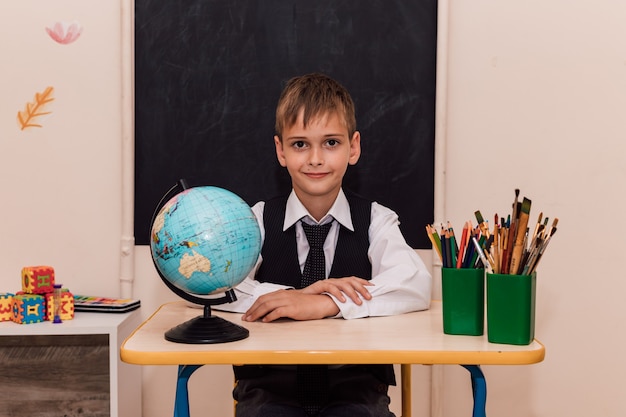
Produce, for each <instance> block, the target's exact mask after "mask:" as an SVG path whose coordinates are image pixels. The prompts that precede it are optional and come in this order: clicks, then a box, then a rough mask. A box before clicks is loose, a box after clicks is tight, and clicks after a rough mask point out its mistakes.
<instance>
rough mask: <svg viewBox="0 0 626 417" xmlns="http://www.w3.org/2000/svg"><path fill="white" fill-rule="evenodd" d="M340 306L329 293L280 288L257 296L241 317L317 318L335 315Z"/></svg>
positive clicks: (245, 319) (256, 318)
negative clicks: (310, 292) (309, 292)
mask: <svg viewBox="0 0 626 417" xmlns="http://www.w3.org/2000/svg"><path fill="white" fill-rule="evenodd" d="M337 313H339V307H337V305H336V304H335V302H334V301H333V300H332V298H330V297H329V296H328V295H322V294H305V293H304V292H302V290H278V291H274V292H271V293H269V294H265V295H262V296H260V297H259V298H257V300H256V301H255V302H254V304H252V306H251V307H250V308H249V309H248V311H246V312H245V314H244V315H243V317H242V318H241V319H242V320H244V321H256V320H259V319H260V320H261V321H263V322H266V323H267V322H270V321H274V320H277V319H280V318H283V317H286V318H290V319H293V320H316V319H323V318H325V317H329V316H334V315H336V314H337Z"/></svg>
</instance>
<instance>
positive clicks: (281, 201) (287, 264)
mask: <svg viewBox="0 0 626 417" xmlns="http://www.w3.org/2000/svg"><path fill="white" fill-rule="evenodd" d="M346 197H347V199H348V202H349V204H350V214H351V215H352V225H353V226H354V231H350V230H348V229H346V228H345V227H343V226H341V225H340V228H339V237H338V239H337V247H336V248H335V258H334V259H333V265H332V267H331V269H330V275H329V277H331V278H342V277H349V276H353V275H354V276H356V277H359V278H363V279H367V280H370V279H371V278H372V264H371V263H370V261H369V258H368V256H367V250H368V249H369V237H368V230H369V226H370V221H371V210H372V203H371V202H370V201H367V200H364V199H362V198H360V197H356V196H354V195H350V194H346ZM286 205H287V197H280V198H276V199H272V200H269V201H267V202H266V203H265V208H264V210H263V224H264V226H265V240H264V242H263V249H262V251H261V256H262V257H263V262H262V263H261V266H260V267H259V270H258V271H257V274H256V277H255V278H256V280H257V281H259V282H271V283H273V284H281V285H289V286H292V287H294V288H299V285H300V277H301V275H302V272H301V271H300V264H299V262H298V252H297V248H296V244H295V241H296V228H295V225H292V226H291V227H289V228H288V229H287V230H285V231H284V232H283V223H284V221H285V206H286Z"/></svg>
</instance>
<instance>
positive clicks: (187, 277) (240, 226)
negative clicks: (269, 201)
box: [150, 180, 261, 343]
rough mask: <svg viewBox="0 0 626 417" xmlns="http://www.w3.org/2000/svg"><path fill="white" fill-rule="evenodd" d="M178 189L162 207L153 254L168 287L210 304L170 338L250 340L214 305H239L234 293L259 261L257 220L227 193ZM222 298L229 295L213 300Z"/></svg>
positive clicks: (156, 220)
mask: <svg viewBox="0 0 626 417" xmlns="http://www.w3.org/2000/svg"><path fill="white" fill-rule="evenodd" d="M178 188H179V190H180V191H179V192H178V193H177V194H175V195H173V196H172V197H171V198H170V195H171V194H172V190H170V192H169V193H168V194H166V196H164V198H163V199H162V201H166V202H165V203H164V204H161V203H160V204H159V206H158V207H157V210H156V212H155V215H154V218H153V221H152V227H151V233H150V234H151V239H150V251H151V255H152V260H153V262H154V265H155V267H156V269H157V272H158V273H159V275H160V277H161V278H162V279H163V281H164V282H165V284H166V285H167V286H168V287H169V288H170V289H171V290H172V291H174V292H175V293H176V294H177V295H179V296H181V297H182V298H185V299H187V300H189V301H191V302H193V303H196V304H201V305H204V306H205V314H204V316H203V317H201V318H199V320H194V323H187V324H186V325H185V326H183V327H184V328H178V329H177V330H176V331H174V329H171V330H170V334H169V335H168V333H166V339H168V340H172V341H175V342H182V343H217V342H221V341H231V340H238V339H240V338H242V336H243V337H247V330H245V329H243V330H242V328H241V327H240V326H237V325H234V324H233V325H232V326H231V324H232V323H230V322H226V323H224V320H222V319H220V318H219V317H216V316H213V315H212V314H211V311H210V305H215V304H221V303H225V302H229V301H233V300H234V299H235V295H234V291H233V290H232V288H233V287H235V286H236V285H237V284H239V283H240V282H241V281H243V280H244V279H245V277H246V276H247V275H248V274H249V273H250V271H251V270H252V268H253V267H254V265H255V263H256V262H257V259H258V257H259V253H260V250H261V232H260V230H259V225H258V223H257V221H256V217H255V216H254V214H253V213H252V210H251V209H250V207H249V206H248V204H247V203H246V202H245V201H244V200H242V199H241V197H239V196H238V195H236V194H234V193H232V192H231V191H228V190H225V189H223V188H219V187H213V186H199V187H192V188H189V187H188V186H187V184H186V182H185V181H184V180H181V181H180V182H179V186H178ZM221 293H226V295H225V296H224V297H221V298H215V297H207V296H212V295H216V294H221ZM217 322H219V323H220V324H216V323H217ZM216 326H218V327H219V326H222V327H224V326H226V327H227V328H228V329H221V328H220V329H216ZM233 326H235V327H233ZM189 327H191V328H189ZM228 332H231V333H232V332H239V333H241V334H239V335H233V334H227V333H228Z"/></svg>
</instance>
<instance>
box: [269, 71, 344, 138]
mask: <svg viewBox="0 0 626 417" xmlns="http://www.w3.org/2000/svg"><path fill="white" fill-rule="evenodd" d="M301 110H302V111H303V117H302V123H303V124H304V126H305V127H306V126H307V124H308V123H309V122H310V121H311V120H312V119H314V118H317V117H322V116H324V115H326V114H328V113H336V114H337V115H338V116H340V117H342V118H343V121H344V124H345V126H346V128H347V129H348V135H349V137H352V135H353V134H354V132H355V131H356V117H355V114H354V102H353V101H352V97H350V93H348V90H346V89H345V87H343V86H342V85H341V84H339V83H338V82H337V81H335V80H333V79H332V78H330V77H328V76H327V75H324V74H319V73H313V74H307V75H302V76H299V77H294V78H292V79H290V80H289V81H288V82H287V85H286V86H285V88H284V89H283V92H282V93H281V95H280V98H279V99H278V105H277V106H276V126H275V129H276V135H278V137H279V138H280V140H282V133H283V130H284V129H285V128H287V127H291V126H293V125H294V124H295V123H296V121H297V120H298V115H299V113H300V111H301Z"/></svg>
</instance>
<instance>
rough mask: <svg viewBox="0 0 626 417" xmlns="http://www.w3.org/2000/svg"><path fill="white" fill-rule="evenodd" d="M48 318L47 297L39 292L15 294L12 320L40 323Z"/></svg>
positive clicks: (24, 322)
mask: <svg viewBox="0 0 626 417" xmlns="http://www.w3.org/2000/svg"><path fill="white" fill-rule="evenodd" d="M45 318H46V299H45V298H44V296H42V295H38V294H23V295H15V296H13V315H12V317H11V320H13V321H14V322H16V323H19V324H30V323H39V322H41V321H44V320H45Z"/></svg>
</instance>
